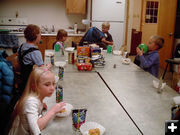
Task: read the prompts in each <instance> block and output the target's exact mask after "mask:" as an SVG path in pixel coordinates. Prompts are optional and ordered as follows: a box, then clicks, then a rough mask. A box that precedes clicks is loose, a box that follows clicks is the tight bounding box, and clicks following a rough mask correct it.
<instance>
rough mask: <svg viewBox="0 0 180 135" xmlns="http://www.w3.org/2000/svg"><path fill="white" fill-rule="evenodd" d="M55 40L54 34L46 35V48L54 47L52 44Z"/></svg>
mask: <svg viewBox="0 0 180 135" xmlns="http://www.w3.org/2000/svg"><path fill="white" fill-rule="evenodd" d="M54 42H56V37H55V36H48V37H47V49H54V48H53V44H54Z"/></svg>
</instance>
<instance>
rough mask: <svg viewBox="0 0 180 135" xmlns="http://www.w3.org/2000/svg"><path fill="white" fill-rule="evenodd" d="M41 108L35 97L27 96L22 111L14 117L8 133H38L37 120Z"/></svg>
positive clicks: (23, 134)
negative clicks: (21, 113)
mask: <svg viewBox="0 0 180 135" xmlns="http://www.w3.org/2000/svg"><path fill="white" fill-rule="evenodd" d="M42 108H43V105H42V103H41V101H40V100H39V99H38V98H37V97H33V96H31V97H28V99H27V100H26V102H25V104H24V113H23V115H21V116H18V117H17V118H16V119H15V121H14V123H13V127H12V128H11V130H10V132H9V135H40V134H41V131H40V129H39V126H38V124H37V120H38V118H39V117H40V115H41V112H42Z"/></svg>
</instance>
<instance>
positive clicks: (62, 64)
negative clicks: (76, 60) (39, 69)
mask: <svg viewBox="0 0 180 135" xmlns="http://www.w3.org/2000/svg"><path fill="white" fill-rule="evenodd" d="M54 64H55V66H56V67H65V65H66V62H65V61H56V62H55V63H54Z"/></svg>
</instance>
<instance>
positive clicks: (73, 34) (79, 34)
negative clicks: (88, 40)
mask: <svg viewBox="0 0 180 135" xmlns="http://www.w3.org/2000/svg"><path fill="white" fill-rule="evenodd" d="M84 34H85V32H82V33H78V34H75V33H68V36H71V37H78V36H84ZM56 35H57V33H56V32H55V33H47V34H41V36H56Z"/></svg>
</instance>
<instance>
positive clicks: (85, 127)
mask: <svg viewBox="0 0 180 135" xmlns="http://www.w3.org/2000/svg"><path fill="white" fill-rule="evenodd" d="M95 128H99V130H100V135H103V134H104V132H105V128H104V127H103V126H102V125H100V124H98V123H96V122H85V123H84V124H82V125H81V127H80V132H81V133H82V134H83V135H89V130H90V129H95Z"/></svg>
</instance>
